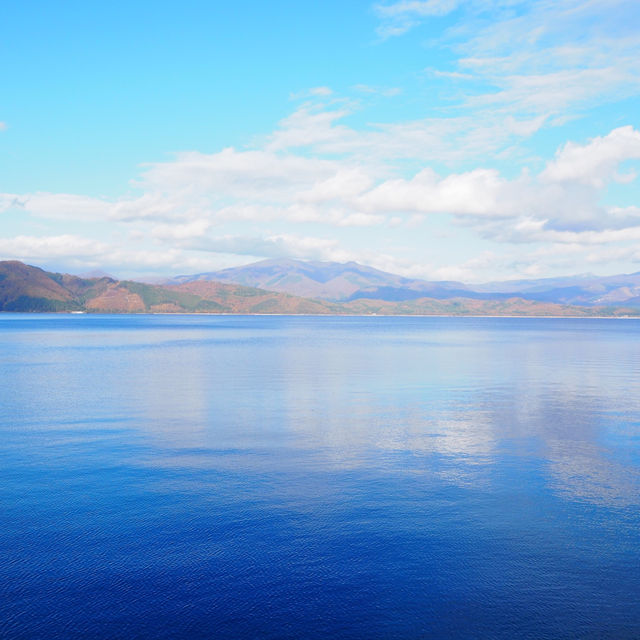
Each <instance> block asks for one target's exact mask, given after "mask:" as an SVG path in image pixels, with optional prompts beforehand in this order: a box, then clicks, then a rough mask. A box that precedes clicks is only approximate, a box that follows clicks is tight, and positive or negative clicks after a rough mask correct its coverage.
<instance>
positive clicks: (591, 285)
mask: <svg viewBox="0 0 640 640" xmlns="http://www.w3.org/2000/svg"><path fill="white" fill-rule="evenodd" d="M194 280H204V281H212V280H215V281H219V282H227V283H235V284H242V285H244V286H253V287H258V288H262V289H267V290H270V291H278V292H280V293H289V294H292V295H298V296H302V297H306V298H317V299H321V300H327V301H331V302H350V301H353V300H358V299H379V300H385V301H388V302H403V301H407V300H416V299H420V298H422V297H429V298H435V299H437V300H447V299H452V298H459V297H464V298H469V299H473V300H507V299H509V298H511V297H513V296H514V295H515V296H518V297H522V298H524V299H527V300H535V301H538V302H544V303H556V304H575V305H579V306H599V305H610V304H625V305H630V306H633V307H637V308H640V272H637V273H632V274H620V275H614V276H593V275H589V274H581V275H577V276H566V277H556V278H542V279H537V280H536V279H528V280H511V281H502V282H499V281H498V282H489V283H484V284H476V285H472V284H465V283H462V282H457V281H448V280H447V281H428V280H421V279H418V278H406V277H404V276H400V275H396V274H392V273H388V272H385V271H381V270H379V269H375V268H373V267H368V266H364V265H360V264H358V263H356V262H345V263H338V262H319V261H312V262H306V261H300V260H294V259H290V258H288V259H269V260H261V261H259V262H254V263H251V264H248V265H244V266H240V267H231V268H228V269H222V270H220V271H212V272H206V273H199V274H195V275H191V276H187V275H183V276H176V277H175V278H172V279H171V280H169V281H168V282H169V283H172V284H180V283H185V282H191V281H194Z"/></svg>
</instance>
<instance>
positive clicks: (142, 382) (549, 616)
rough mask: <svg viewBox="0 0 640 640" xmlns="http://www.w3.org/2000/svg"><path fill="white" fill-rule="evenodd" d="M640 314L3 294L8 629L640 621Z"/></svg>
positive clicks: (1, 543) (394, 632) (1, 502)
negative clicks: (348, 311) (315, 310)
mask: <svg viewBox="0 0 640 640" xmlns="http://www.w3.org/2000/svg"><path fill="white" fill-rule="evenodd" d="M639 337H640V321H637V320H595V319H581V320H578V319H533V318H532V319H523V318H518V319H509V318H502V319H490V318H479V319H477V318H383V317H372V318H331V317H318V318H314V317H242V316H235V317H233V316H94V315H81V316H74V315H70V316H69V315H44V314H43V315H37V314H33V315H21V314H2V315H0V376H1V380H2V384H1V385H0V436H1V438H2V448H1V449H0V473H1V476H0V477H1V478H2V480H1V482H0V509H1V510H0V513H1V516H0V517H1V518H2V520H1V524H2V526H1V527H0V637H3V638H4V637H6V638H70V639H71V638H89V637H90V638H200V637H202V638H234V639H238V638H267V639H270V638H273V639H275V638H327V637H332V638H345V639H351V638H353V639H355V638H470V637H493V638H515V637H518V638H603V637H609V638H638V637H640V571H639V569H640V534H639V531H640V400H639V398H640V340H639Z"/></svg>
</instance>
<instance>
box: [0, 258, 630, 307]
mask: <svg viewBox="0 0 640 640" xmlns="http://www.w3.org/2000/svg"><path fill="white" fill-rule="evenodd" d="M634 277H635V278H638V274H635V275H631V276H618V277H616V278H608V279H607V278H604V279H601V280H605V281H606V283H605V284H598V283H593V282H592V281H590V280H588V279H586V277H584V278H585V279H584V280H583V281H581V283H580V285H577V284H575V283H573V284H572V285H571V286H567V282H566V281H565V280H566V279H565V280H561V281H558V280H553V281H550V282H548V283H547V285H546V288H545V285H544V284H540V283H543V282H544V281H521V282H519V283H508V284H509V285H510V286H512V287H513V288H514V291H511V292H510V291H506V290H500V287H499V286H498V284H488V285H482V287H484V289H485V290H482V288H480V287H476V288H472V287H471V286H468V285H464V284H462V283H457V282H427V281H423V280H412V279H408V278H403V277H401V276H397V275H393V274H388V273H385V272H383V271H378V270H376V269H372V268H371V267H363V266H362V265H358V264H356V263H353V262H351V263H346V264H338V263H322V262H315V263H305V262H300V261H294V260H288V261H283V260H277V261H276V260H269V261H262V262H259V263H256V264H253V265H248V266H247V267H239V268H235V269H225V270H223V271H219V272H214V273H204V274H197V275H194V276H178V277H176V278H173V279H172V280H170V281H168V282H166V283H164V284H148V283H143V282H135V281H131V280H117V279H115V278H112V277H110V276H100V277H89V278H87V277H80V276H75V275H69V274H60V273H52V272H48V271H44V270H43V269H40V268H39V267H35V266H31V265H26V264H23V263H22V262H18V261H5V262H0V311H48V312H58V311H66V312H71V311H76V312H97V313H242V314H255V313H261V314H318V315H348V314H354V315H376V314H377V315H490V316H508V315H517V316H547V315H548V316H581V317H584V316H629V315H640V307H639V306H638V303H637V297H638V296H637V295H635V297H634V295H632V294H633V292H634V287H637V286H638V285H637V284H635V281H634V280H633V278H634ZM225 279H226V281H222V280H225ZM233 280H235V282H234V281H233ZM238 281H239V282H238ZM251 283H257V284H260V285H261V287H256V286H247V285H248V284H251ZM607 287H608V288H607ZM494 288H497V290H493V289H494ZM278 289H279V290H278ZM567 290H571V291H572V292H573V293H572V294H571V295H573V296H574V297H580V296H582V298H581V299H582V300H585V301H582V302H581V303H580V304H567V303H565V302H563V301H560V302H556V301H554V300H552V299H551V298H552V297H553V295H555V294H554V293H553V292H554V291H565V292H566V291H567ZM308 291H312V292H313V294H314V295H315V297H305V296H301V295H294V293H295V292H308ZM585 292H586V293H585ZM587 294H589V295H590V296H591V298H589V296H588V295H587ZM309 295H310V294H307V296H309ZM596 295H600V296H601V298H602V297H604V296H609V297H611V298H612V299H613V298H615V297H616V296H617V297H623V296H624V295H626V296H627V300H630V301H631V304H629V303H627V302H626V301H625V306H619V305H616V306H602V305H596V304H595V302H592V300H593V299H594V297H595V296H596ZM533 296H538V298H535V297H533ZM544 296H546V298H545V297H544ZM634 303H635V306H634Z"/></svg>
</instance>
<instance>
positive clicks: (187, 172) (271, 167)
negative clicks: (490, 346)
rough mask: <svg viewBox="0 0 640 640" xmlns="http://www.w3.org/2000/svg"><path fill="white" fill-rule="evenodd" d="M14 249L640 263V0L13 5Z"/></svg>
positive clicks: (390, 262)
mask: <svg viewBox="0 0 640 640" xmlns="http://www.w3.org/2000/svg"><path fill="white" fill-rule="evenodd" d="M0 48H1V54H2V55H1V58H0V59H1V60H2V78H3V80H2V82H3V89H4V90H3V92H2V99H1V100H0V123H1V124H0V259H19V260H23V261H25V262H28V263H31V264H37V265H40V266H43V267H45V268H49V269H55V270H61V271H69V272H74V273H82V272H88V271H91V270H93V269H104V270H106V271H108V272H110V273H113V274H115V275H117V276H121V277H124V276H126V277H149V276H162V275H175V274H179V273H195V272H200V271H209V270H215V269H219V268H224V267H228V266H234V265H239V264H244V263H249V262H253V261H255V260H259V259H262V258H271V257H294V258H300V259H313V260H337V261H347V260H356V261H358V262H361V263H364V264H369V265H372V266H375V267H378V268H381V269H385V270H388V271H393V272H396V273H402V274H404V275H408V276H414V277H424V278H429V279H457V280H464V281H488V280H495V279H510V278H523V277H546V276H556V275H562V274H574V273H584V272H591V273H597V274H612V273H621V272H633V271H640V180H639V179H638V177H637V175H636V174H637V171H638V170H639V169H640V122H639V121H638V120H639V118H640V65H638V60H640V3H638V2H637V0H633V1H626V2H625V1H622V0H582V1H576V0H556V1H549V0H538V1H534V0H530V1H527V2H523V1H519V0H482V1H481V0H466V1H465V0H423V1H421V0H400V1H396V2H393V1H387V2H380V3H372V2H361V1H356V0H353V1H350V2H348V3H344V2H332V1H328V0H325V1H323V2H300V0H298V1H296V2H293V1H291V2H289V1H287V2H283V1H274V2H269V3H266V2H244V3H240V2H238V3H233V4H231V3H223V2H215V1H214V2H212V1H208V2H204V1H203V2H198V1H192V0H182V1H181V2H147V1H146V0H139V1H137V2H126V3H125V2H118V1H115V2H111V3H97V2H86V1H85V2H64V3H60V2H53V1H49V2H36V1H30V0H24V1H22V2H12V1H9V2H7V3H6V4H5V5H4V7H3V20H2V22H1V23H0Z"/></svg>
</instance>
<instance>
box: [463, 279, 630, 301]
mask: <svg viewBox="0 0 640 640" xmlns="http://www.w3.org/2000/svg"><path fill="white" fill-rule="evenodd" d="M473 288H474V289H475V290H476V291H482V292H485V293H496V292H500V293H508V294H511V295H520V296H522V297H523V298H527V299H528V300H538V301H540V302H558V303H562V304H577V305H611V304H625V305H630V306H633V307H640V272H637V273H631V274H623V275H615V276H594V275H590V274H586V275H578V276H569V277H564V278H543V279H540V280H514V281H510V282H492V283H488V284H485V285H477V286H474V287H473Z"/></svg>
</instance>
